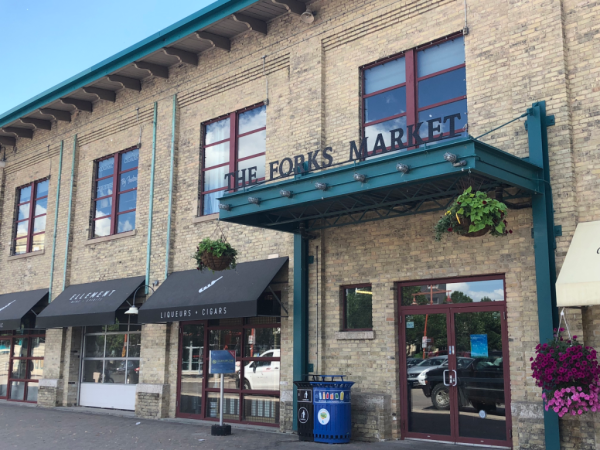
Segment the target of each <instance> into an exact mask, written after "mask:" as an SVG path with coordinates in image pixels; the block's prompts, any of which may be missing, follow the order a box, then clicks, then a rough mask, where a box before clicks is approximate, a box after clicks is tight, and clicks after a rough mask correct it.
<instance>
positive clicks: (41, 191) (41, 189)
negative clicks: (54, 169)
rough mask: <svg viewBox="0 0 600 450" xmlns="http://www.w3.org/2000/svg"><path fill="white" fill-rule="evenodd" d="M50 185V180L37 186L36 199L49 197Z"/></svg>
mask: <svg viewBox="0 0 600 450" xmlns="http://www.w3.org/2000/svg"><path fill="white" fill-rule="evenodd" d="M49 185H50V180H46V181H41V182H39V183H37V184H36V186H35V198H40V197H45V196H46V195H48V186H49Z"/></svg>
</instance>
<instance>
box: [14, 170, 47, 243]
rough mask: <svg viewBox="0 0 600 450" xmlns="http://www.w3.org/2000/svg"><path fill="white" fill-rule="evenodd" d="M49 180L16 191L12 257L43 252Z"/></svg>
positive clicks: (35, 182) (36, 182)
mask: <svg viewBox="0 0 600 450" xmlns="http://www.w3.org/2000/svg"><path fill="white" fill-rule="evenodd" d="M49 184H50V181H49V180H47V179H46V180H40V181H34V182H33V183H30V184H28V185H25V186H22V187H20V188H19V189H18V190H17V211H16V220H15V233H14V238H13V241H14V247H13V248H14V250H13V254H14V255H22V254H23V253H30V252H36V251H39V250H44V240H45V236H46V233H45V232H46V210H47V208H48V185H49Z"/></svg>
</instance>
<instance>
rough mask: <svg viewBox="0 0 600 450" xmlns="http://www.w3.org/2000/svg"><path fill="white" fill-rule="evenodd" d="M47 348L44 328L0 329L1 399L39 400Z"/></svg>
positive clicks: (33, 401)
mask: <svg viewBox="0 0 600 450" xmlns="http://www.w3.org/2000/svg"><path fill="white" fill-rule="evenodd" d="M45 347H46V336H45V331H44V330H17V331H3V332H0V398H4V399H8V400H13V401H19V402H32V403H35V402H37V398H38V389H39V380H40V379H41V378H43V372H44V351H45Z"/></svg>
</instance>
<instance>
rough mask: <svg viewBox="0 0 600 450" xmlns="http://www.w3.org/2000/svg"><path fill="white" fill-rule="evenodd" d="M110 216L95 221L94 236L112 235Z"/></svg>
mask: <svg viewBox="0 0 600 450" xmlns="http://www.w3.org/2000/svg"><path fill="white" fill-rule="evenodd" d="M110 222H111V221H110V217H107V218H105V219H100V220H96V221H94V237H102V236H108V235H110Z"/></svg>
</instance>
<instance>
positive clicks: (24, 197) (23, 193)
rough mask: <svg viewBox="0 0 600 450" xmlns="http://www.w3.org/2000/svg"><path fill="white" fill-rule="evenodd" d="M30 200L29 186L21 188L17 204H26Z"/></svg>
mask: <svg viewBox="0 0 600 450" xmlns="http://www.w3.org/2000/svg"><path fill="white" fill-rule="evenodd" d="M29 200H31V186H27V187H24V188H21V190H20V193H19V203H24V202H28V201H29Z"/></svg>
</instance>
